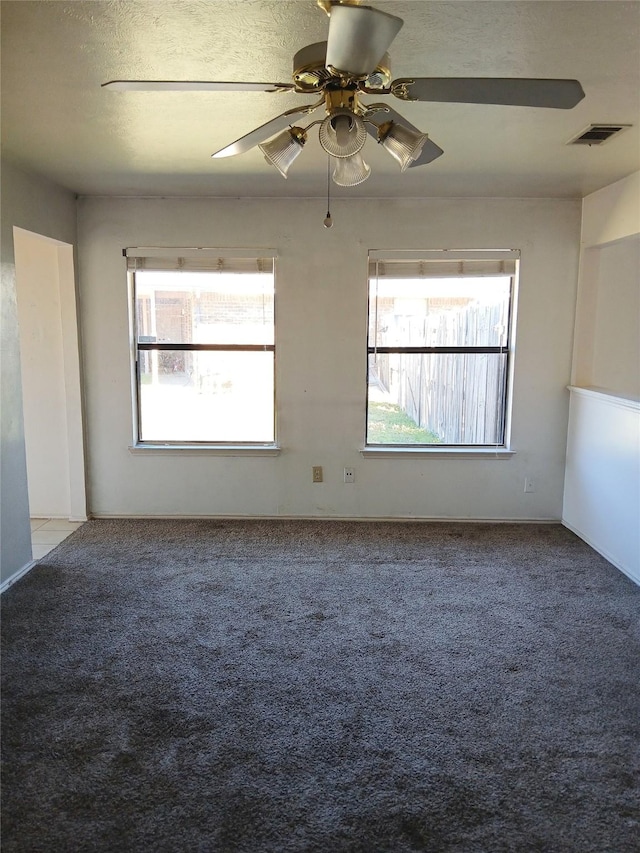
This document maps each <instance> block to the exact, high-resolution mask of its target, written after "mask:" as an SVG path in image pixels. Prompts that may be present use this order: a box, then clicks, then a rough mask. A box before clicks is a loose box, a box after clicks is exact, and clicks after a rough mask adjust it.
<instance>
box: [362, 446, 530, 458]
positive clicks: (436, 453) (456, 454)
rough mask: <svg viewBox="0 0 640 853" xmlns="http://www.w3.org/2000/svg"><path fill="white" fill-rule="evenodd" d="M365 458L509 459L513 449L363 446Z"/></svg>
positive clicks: (513, 454) (512, 454)
mask: <svg viewBox="0 0 640 853" xmlns="http://www.w3.org/2000/svg"><path fill="white" fill-rule="evenodd" d="M360 453H361V455H362V456H363V457H364V458H365V459H415V458H416V457H418V456H420V457H422V458H423V459H426V458H427V457H431V458H432V459H500V460H504V459H511V457H512V456H515V450H507V449H506V448H504V447H498V448H496V447H416V448H415V449H414V448H411V447H398V448H395V447H380V448H377V447H365V448H364V449H363V450H361V451H360Z"/></svg>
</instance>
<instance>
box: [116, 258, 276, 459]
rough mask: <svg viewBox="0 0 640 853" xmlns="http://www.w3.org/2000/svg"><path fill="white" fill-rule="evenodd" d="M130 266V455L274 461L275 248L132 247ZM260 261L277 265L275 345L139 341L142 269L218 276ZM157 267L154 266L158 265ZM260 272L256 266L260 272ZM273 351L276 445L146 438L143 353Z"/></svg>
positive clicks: (127, 262)
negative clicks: (231, 266)
mask: <svg viewBox="0 0 640 853" xmlns="http://www.w3.org/2000/svg"><path fill="white" fill-rule="evenodd" d="M122 254H123V256H124V257H125V258H126V264H127V282H128V291H129V334H130V363H131V392H132V421H133V424H132V426H133V443H132V444H131V445H130V446H129V450H130V451H131V452H143V453H145V454H146V453H153V452H161V453H170V452H177V453H180V454H184V453H189V452H195V453H201V452H206V453H212V454H214V455H254V456H270V455H274V454H278V453H279V452H280V447H279V445H278V438H277V406H276V376H277V371H276V283H275V279H276V261H277V257H278V255H277V252H276V251H275V250H274V249H270V248H262V247H260V248H252V249H245V248H181V247H147V246H144V247H130V248H126V249H123V251H122ZM261 259H264V260H269V261H270V263H271V265H272V275H273V280H274V289H273V314H274V316H273V343H270V344H232V343H222V344H219V343H213V344H211V343H205V344H202V343H192V342H178V343H171V342H168V343H167V342H158V341H156V342H150V341H149V342H147V341H142V342H141V341H140V340H139V335H138V311H137V290H136V278H135V274H136V272H137V271H138V269H137V264H138V263H139V262H140V261H141V260H142V261H145V260H146V261H150V262H151V264H150V265H145V266H141V267H140V270H144V269H145V268H146V269H147V270H150V271H163V270H170V269H171V267H170V266H169V265H170V264H171V262H172V261H173V262H175V264H176V266H175V269H176V271H177V270H179V269H181V268H184V266H185V265H187V268H188V271H193V272H197V271H202V272H216V271H221V270H223V265H224V263H225V262H229V261H232V262H238V263H239V264H240V265H245V263H246V264H247V265H248V264H250V263H251V262H253V261H255V262H256V263H258V262H259V261H260V260H261ZM154 261H156V262H157V264H156V265H155V266H154V264H153V262H154ZM256 268H257V267H256ZM153 351H155V352H272V353H273V409H272V416H273V440H272V441H264V442H262V441H233V440H230V441H218V440H211V441H207V440H205V441H192V440H186V439H185V440H154V439H143V438H142V436H141V427H142V395H141V393H140V389H141V373H140V367H139V363H140V359H139V354H140V353H142V352H153Z"/></svg>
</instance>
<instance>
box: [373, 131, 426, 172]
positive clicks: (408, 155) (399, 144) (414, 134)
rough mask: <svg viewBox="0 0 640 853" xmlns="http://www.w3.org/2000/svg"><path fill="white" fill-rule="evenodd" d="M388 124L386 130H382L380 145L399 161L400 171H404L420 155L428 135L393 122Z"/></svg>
mask: <svg viewBox="0 0 640 853" xmlns="http://www.w3.org/2000/svg"><path fill="white" fill-rule="evenodd" d="M390 125H391V126H390V128H389V129H388V130H385V131H382V133H381V138H380V142H381V144H382V147H383V148H385V149H386V150H387V151H388V152H389V154H391V156H392V157H394V158H395V159H396V160H397V161H398V163H400V171H401V172H404V171H406V170H407V169H408V168H409V166H410V165H411V164H412V163H413V161H414V160H416V159H417V158H418V157H419V156H420V152H421V151H422V147H423V145H424V144H425V142H426V141H427V139H428V138H429V137H428V136H427V134H426V133H420V132H419V131H416V130H411V129H410V128H408V127H404V126H403V125H401V124H396V123H395V122H390ZM381 130H382V128H381Z"/></svg>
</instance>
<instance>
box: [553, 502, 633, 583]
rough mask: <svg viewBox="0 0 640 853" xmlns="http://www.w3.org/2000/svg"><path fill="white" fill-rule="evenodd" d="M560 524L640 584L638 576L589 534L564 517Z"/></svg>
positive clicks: (631, 579)
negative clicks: (597, 543)
mask: <svg viewBox="0 0 640 853" xmlns="http://www.w3.org/2000/svg"><path fill="white" fill-rule="evenodd" d="M562 526H563V527H566V528H567V530H570V531H571V532H572V533H575V534H576V536H578V537H579V538H580V539H582V541H583V542H586V543H587V545H589V547H591V548H593V550H594V551H597V552H598V554H600V556H601V557H604V558H605V560H608V561H609V562H610V563H611V565H612V566H615V568H616V569H618V571H619V572H622V574H623V575H626V577H628V578H629V580H630V581H633V583H635V584H637V585H638V586H640V577H638V576H637V575H634V574H633V572H631V571H630V570H629V569H628V568H627V567H626V566H623V565H622V564H621V563H620V562H619V561H618V560H616V558H615V557H613V556H612V555H611V554H609V553H607V551H606V550H604V549H603V548H601V547H600V546H599V545H596V543H595V542H594V541H593V540H592V539H591V538H590V537H589V536H587V535H586V534H585V533H583V532H582V531H581V530H578V528H577V527H574V526H573V524H569V522H568V521H565V520H564V518H563V519H562Z"/></svg>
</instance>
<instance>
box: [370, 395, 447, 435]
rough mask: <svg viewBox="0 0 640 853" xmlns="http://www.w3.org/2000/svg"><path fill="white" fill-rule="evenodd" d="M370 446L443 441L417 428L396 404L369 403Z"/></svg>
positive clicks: (425, 430) (427, 431)
mask: <svg viewBox="0 0 640 853" xmlns="http://www.w3.org/2000/svg"><path fill="white" fill-rule="evenodd" d="M367 442H368V443H369V444H440V443H441V439H440V438H438V436H437V435H436V434H435V433H433V432H431V431H430V430H428V429H422V428H421V427H419V426H417V425H416V423H415V422H414V421H412V420H411V418H410V417H409V416H408V415H407V414H406V413H405V412H403V411H402V409H401V408H400V406H397V405H395V404H394V403H369V428H368V434H367Z"/></svg>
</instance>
